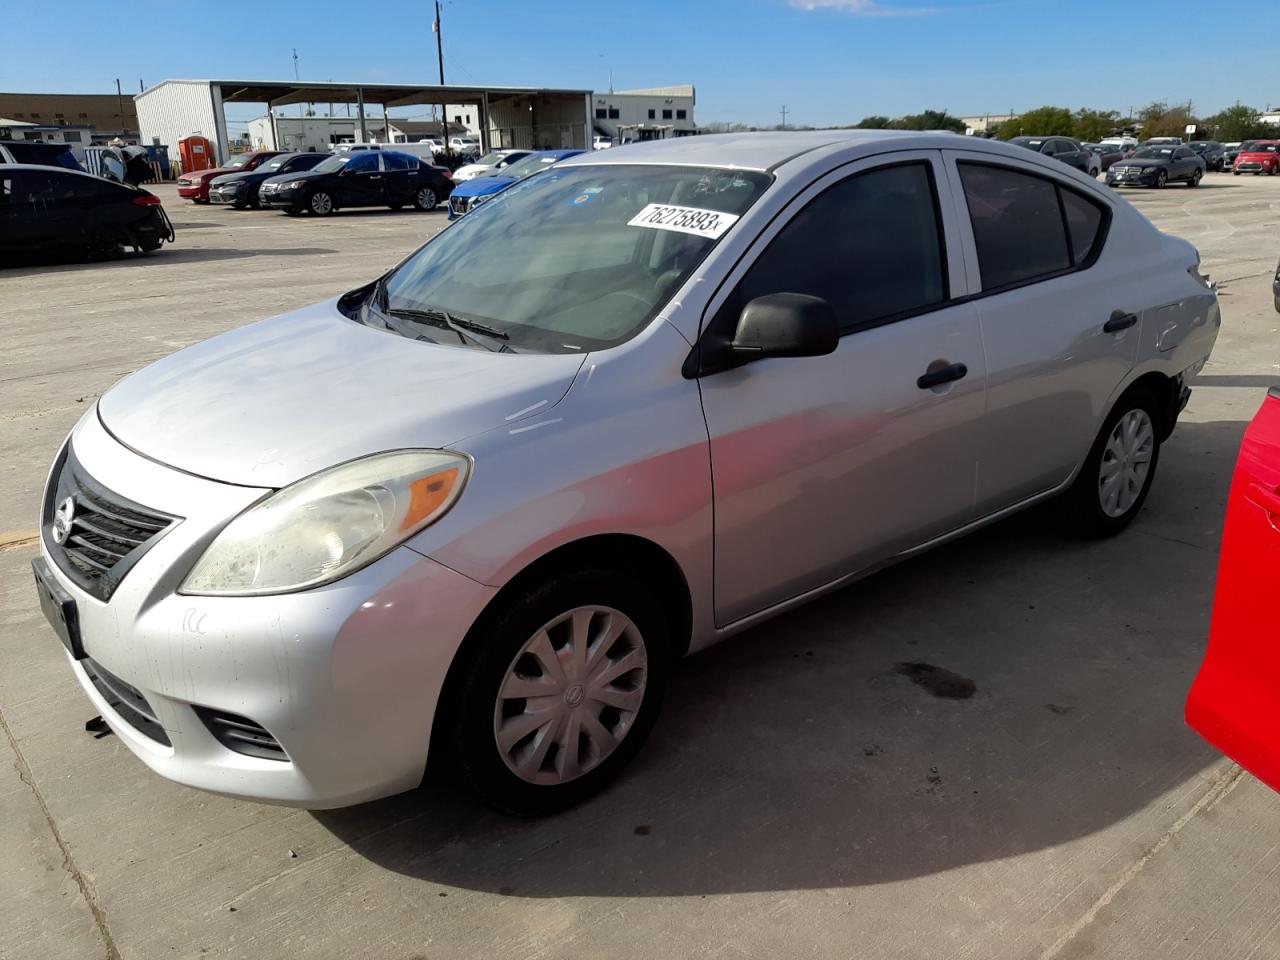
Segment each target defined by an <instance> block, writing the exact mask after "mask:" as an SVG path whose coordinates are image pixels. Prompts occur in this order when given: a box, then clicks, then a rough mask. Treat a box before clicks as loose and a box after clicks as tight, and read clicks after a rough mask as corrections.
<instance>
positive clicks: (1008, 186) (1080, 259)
mask: <svg viewBox="0 0 1280 960" xmlns="http://www.w3.org/2000/svg"><path fill="white" fill-rule="evenodd" d="M958 166H959V168H960V180H961V182H962V183H963V185H964V193H965V202H966V204H967V205H968V207H969V219H970V221H971V222H972V224H973V239H974V243H975V244H977V247H978V268H979V270H980V272H981V274H982V288H983V290H984V291H990V290H999V289H1003V288H1006V287H1012V286H1017V285H1019V284H1024V283H1030V282H1033V281H1035V280H1040V279H1045V278H1048V277H1051V276H1055V275H1057V274H1060V273H1064V272H1066V271H1068V270H1070V269H1072V268H1073V267H1076V268H1079V267H1082V266H1087V265H1088V262H1089V261H1090V260H1091V259H1092V258H1093V256H1094V254H1095V253H1096V252H1097V248H1098V246H1099V244H1100V241H1101V240H1102V237H1103V233H1104V231H1103V226H1104V217H1105V214H1104V211H1103V210H1102V208H1101V207H1100V206H1098V205H1097V204H1095V203H1094V202H1093V201H1091V200H1088V199H1086V198H1085V197H1084V196H1082V195H1081V194H1078V193H1076V192H1075V191H1073V190H1069V189H1066V188H1064V187H1062V186H1060V185H1059V184H1057V182H1056V181H1053V180H1049V179H1047V178H1045V177H1038V176H1033V175H1032V174H1028V173H1022V172H1020V171H1016V170H1010V169H1008V168H1006V167H995V166H989V165H986V164H976V163H961V164H959V165H958Z"/></svg>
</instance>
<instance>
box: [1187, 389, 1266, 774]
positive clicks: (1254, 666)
mask: <svg viewBox="0 0 1280 960" xmlns="http://www.w3.org/2000/svg"><path fill="white" fill-rule="evenodd" d="M1278 566H1280V388H1277V387H1272V388H1271V390H1270V392H1269V393H1268V394H1267V399H1266V400H1265V401H1264V402H1263V404H1262V409H1261V410H1259V411H1258V414H1257V416H1256V417H1254V419H1253V423H1251V424H1250V425H1249V429H1248V430H1247V431H1246V432H1245V435H1244V443H1243V444H1242V445H1241V448H1240V456H1239V459H1238V460H1237V462H1236V470H1235V476H1234V477H1233V478H1232V481H1231V493H1230V496H1229V497H1228V500H1227V520H1226V525H1225V527H1224V529H1223V535H1222V554H1221V559H1220V561H1219V566H1218V586H1217V594H1216V596H1215V598H1214V603H1213V620H1212V623H1211V626H1210V630H1209V649H1208V652H1207V653H1206V654H1205V658H1204V662H1203V663H1202V664H1201V665H1200V672H1199V674H1198V675H1197V676H1196V679H1195V683H1194V684H1193V685H1192V687H1191V695H1190V696H1189V697H1188V699H1187V723H1189V724H1190V725H1191V726H1192V727H1193V728H1194V729H1195V730H1197V731H1198V732H1199V733H1200V735H1201V736H1203V737H1204V738H1205V739H1206V740H1208V741H1209V742H1210V743H1212V744H1213V745H1214V746H1215V747H1217V748H1218V749H1219V750H1221V751H1222V752H1223V753H1225V754H1226V755H1227V756H1229V757H1231V759H1233V760H1235V761H1236V762H1237V763H1239V764H1240V765H1241V766H1242V767H1244V768H1246V769H1247V770H1249V771H1250V772H1251V773H1253V774H1254V775H1255V776H1256V777H1258V779H1260V780H1262V781H1264V782H1265V783H1267V784H1268V785H1269V786H1271V787H1272V789H1275V790H1280V643H1277V641H1276V636H1275V620H1276V604H1275V600H1274V597H1273V593H1272V591H1273V590H1275V588H1276V587H1275V583H1276V569H1277V567H1278Z"/></svg>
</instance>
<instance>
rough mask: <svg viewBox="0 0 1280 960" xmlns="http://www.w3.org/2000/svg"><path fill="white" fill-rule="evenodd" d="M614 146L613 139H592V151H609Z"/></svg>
mask: <svg viewBox="0 0 1280 960" xmlns="http://www.w3.org/2000/svg"><path fill="white" fill-rule="evenodd" d="M612 146H613V138H612V137H592V138H591V149H592V150H608V149H609V148H610V147H612Z"/></svg>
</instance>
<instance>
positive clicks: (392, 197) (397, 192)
mask: <svg viewBox="0 0 1280 960" xmlns="http://www.w3.org/2000/svg"><path fill="white" fill-rule="evenodd" d="M382 168H383V169H382V176H383V189H384V190H385V191H386V197H387V203H395V204H402V203H405V204H407V203H412V202H413V196H414V194H415V193H417V192H418V181H419V179H420V177H419V175H418V158H417V157H411V156H409V155H408V154H404V153H384V154H383V155H382ZM424 186H425V184H424Z"/></svg>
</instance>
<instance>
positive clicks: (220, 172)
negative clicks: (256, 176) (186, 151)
mask: <svg viewBox="0 0 1280 960" xmlns="http://www.w3.org/2000/svg"><path fill="white" fill-rule="evenodd" d="M229 173H244V171H243V170H241V169H240V168H239V167H215V168H214V169H212V170H193V171H192V172H191V173H184V174H183V175H182V179H184V180H212V179H213V178H214V177H225V176H226V175H227V174H229Z"/></svg>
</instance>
